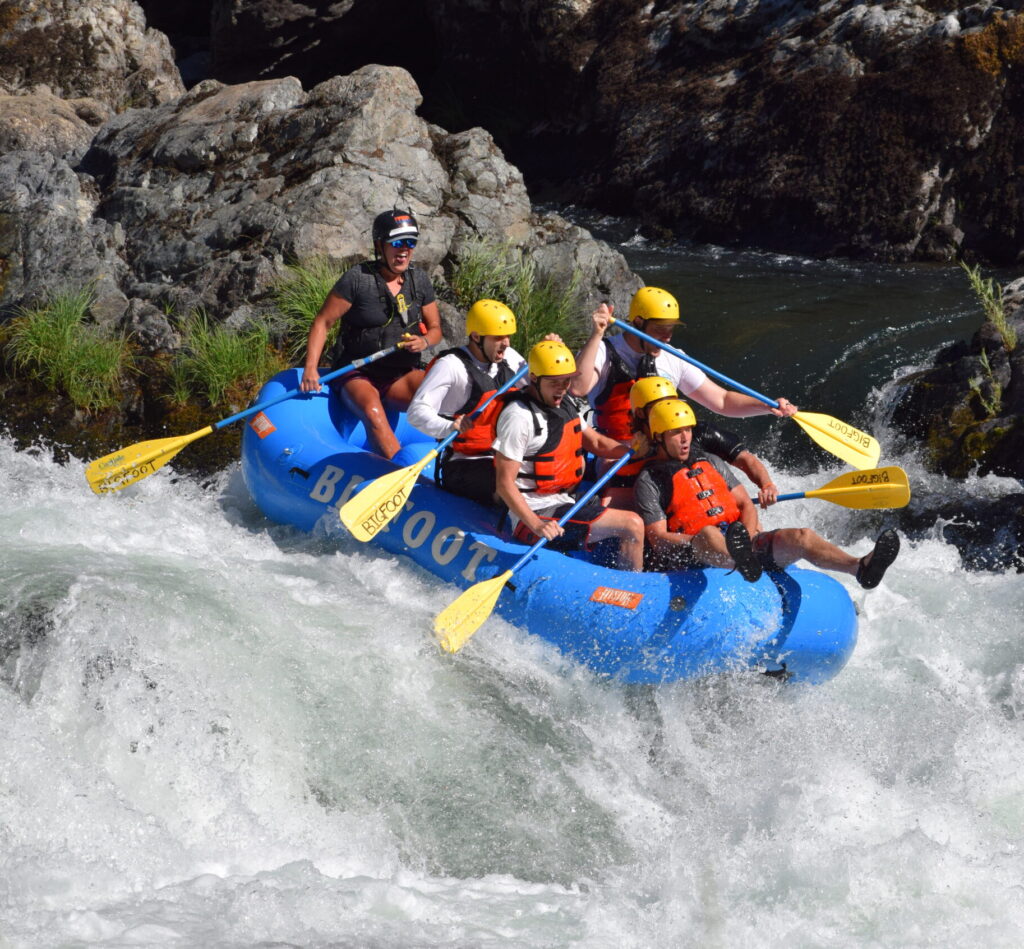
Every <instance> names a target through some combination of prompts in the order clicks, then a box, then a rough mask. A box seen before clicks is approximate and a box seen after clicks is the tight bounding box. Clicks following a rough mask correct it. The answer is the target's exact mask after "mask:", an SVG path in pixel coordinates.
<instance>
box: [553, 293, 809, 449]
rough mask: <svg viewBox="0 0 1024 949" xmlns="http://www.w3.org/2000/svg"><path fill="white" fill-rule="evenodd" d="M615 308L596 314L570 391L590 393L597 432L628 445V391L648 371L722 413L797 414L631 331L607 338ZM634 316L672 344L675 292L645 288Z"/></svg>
mask: <svg viewBox="0 0 1024 949" xmlns="http://www.w3.org/2000/svg"><path fill="white" fill-rule="evenodd" d="M612 311H613V307H611V306H609V305H608V304H607V303H602V304H601V305H600V306H599V307H598V308H597V309H596V310H594V312H593V314H592V315H591V321H592V323H593V330H592V332H591V335H590V338H589V339H588V340H587V342H586V344H585V345H584V346H583V349H581V350H580V353H579V356H578V357H577V365H578V366H579V375H578V376H577V378H576V379H575V380H574V381H573V384H572V388H571V389H570V391H571V392H572V394H573V395H577V396H584V395H585V396H587V397H588V398H589V399H590V404H591V405H592V406H593V407H594V411H595V414H596V418H595V422H594V425H595V427H596V428H597V430H598V431H600V432H603V433H604V434H605V435H609V436H610V437H612V438H614V439H616V440H617V441H619V442H622V443H623V444H625V443H627V442H628V441H629V440H630V438H631V437H632V432H631V430H630V405H629V390H630V387H631V386H632V385H633V383H634V382H636V381H637V380H638V379H642V378H644V377H645V376H663V377H664V378H665V379H668V381H669V382H671V383H672V384H673V385H674V386H675V387H676V389H678V390H679V393H680V395H684V396H687V397H689V398H691V399H693V400H694V401H695V402H698V403H700V404H701V405H703V406H704V407H705V408H706V409H710V410H711V411H712V412H715V413H717V414H718V415H726V416H730V417H732V418H748V417H750V416H753V415H768V414H771V415H775V416H778V417H779V418H784V417H786V416H789V415H794V414H795V413H796V411H797V407H796V406H795V405H793V404H792V403H791V402H790V401H789V400H788V399H778V400H776V401H777V402H778V408H772V407H770V406H768V405H766V404H765V403H764V402H762V401H760V400H758V399H755V398H753V397H752V396H749V395H745V394H744V393H742V392H733V391H730V390H728V389H723V388H722V387H721V386H720V385H718V383H717V382H714V381H712V380H711V379H709V378H708V376H707V374H706V373H705V372H704V371H703V370H701V369H698V368H697V367H696V366H693V365H690V363H688V362H685V361H684V360H682V359H680V358H679V357H678V356H674V355H673V354H672V353H668V352H665V351H664V350H662V349H659V348H658V347H657V346H654V345H653V344H651V343H649V342H647V341H646V340H642V339H640V338H639V337H637V336H634V335H633V334H632V333H623V334H621V335H620V336H613V337H610V338H608V339H606V338H605V335H604V334H605V331H606V330H607V329H608V327H609V325H610V324H611V318H612ZM629 319H630V321H631V322H632V323H633V325H634V326H636V327H637V329H640V330H642V331H643V332H645V333H646V334H647V335H648V336H651V337H653V338H654V339H657V340H661V341H663V342H665V343H671V341H672V333H673V331H674V330H675V328H676V327H677V326H678V325H679V303H678V301H677V300H676V298H675V297H674V296H672V294H671V293H669V292H668V291H666V290H661V289H660V288H658V287H641V288H640V289H639V290H637V292H636V293H635V294H634V295H633V299H632V301H631V302H630V304H629Z"/></svg>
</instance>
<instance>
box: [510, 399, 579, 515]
mask: <svg viewBox="0 0 1024 949" xmlns="http://www.w3.org/2000/svg"><path fill="white" fill-rule="evenodd" d="M535 418H536V420H537V422H538V423H539V427H540V434H539V435H535V434H534V431H535V428H534V419H535ZM580 426H581V430H582V431H585V430H586V428H587V422H586V419H584V418H583V417H582V416H580ZM547 438H548V423H547V419H546V418H545V417H544V416H543V415H542V414H541V413H540V412H536V413H534V412H532V411H531V410H530V409H529V408H527V407H526V406H525V405H523V403H522V402H512V403H511V404H510V405H508V406H507V407H506V408H505V410H504V411H503V412H502V413H501V415H499V416H498V425H497V431H496V432H495V439H494V443H493V444H492V446H491V447H492V448H493V449H494V450H495V451H500V452H501V453H502V454H503V455H504V456H505V457H506V458H510V459H512V461H518V462H519V463H520V465H519V477H517V478H516V487H517V488H519V490H520V491H521V492H522V493H523V498H524V499H525V500H526V503H527V505H528V506H529V508H530V510H531V511H540V510H543V509H544V508H548V507H554V506H555V505H556V504H572V503H573V502H574V501H575V500H576V499H575V498H574V497H573V496H572V495H571V494H538V493H537V492H536V491H535V490H533V489H534V487H535V483H534V482H533V481H532V480H528V479H529V476H530V475H532V474H533V462H532V461H524V459H525V458H527V457H528V456H530V455H535V454H537V452H538V451H540V449H541V448H543V447H544V442H546V441H547ZM512 520H513V522H515V520H516V518H515V517H513V518H512Z"/></svg>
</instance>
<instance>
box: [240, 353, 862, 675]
mask: <svg viewBox="0 0 1024 949" xmlns="http://www.w3.org/2000/svg"><path fill="white" fill-rule="evenodd" d="M299 379H300V371H299V370H296V369H289V370H286V371H284V372H282V373H279V374H278V375H277V376H275V377H274V378H273V379H272V380H270V382H268V383H267V385H266V386H264V388H263V390H262V392H261V393H260V397H259V401H260V402H264V401H268V400H270V399H272V398H274V397H276V396H278V395H281V394H283V393H284V392H286V391H288V390H294V389H296V388H298V385H299ZM392 422H393V425H394V427H395V432H396V434H397V435H398V438H399V440H400V441H401V442H402V445H403V448H402V450H401V452H400V453H399V454H398V455H397V456H396V457H395V459H394V461H393V462H388V461H385V460H384V459H383V458H381V457H380V456H379V455H375V454H373V453H371V452H369V451H367V450H366V437H365V433H364V431H363V427H362V425H361V424H360V423H358V422H356V421H355V420H354V419H353V418H351V417H350V416H348V415H347V414H346V412H345V411H344V409H343V408H342V406H341V405H340V403H339V402H338V400H337V399H335V398H334V397H333V396H329V395H328V394H327V392H326V389H325V390H324V391H322V392H320V393H318V394H315V395H305V396H297V397H295V398H292V399H288V400H286V401H283V402H280V403H278V404H277V405H274V406H272V407H270V408H267V409H265V410H264V411H261V412H259V413H257V414H255V415H254V416H252V417H251V418H250V419H249V420H248V422H247V424H246V428H245V432H244V435H243V439H242V473H243V475H244V477H245V483H246V485H247V486H248V489H249V492H250V494H251V495H252V498H253V500H254V501H255V503H256V505H257V506H258V507H259V509H260V510H261V511H262V512H263V513H264V514H265V515H266V516H267V517H269V518H270V519H271V520H274V521H277V522H280V523H283V524H291V525H294V526H295V527H297V528H299V529H300V530H303V531H311V530H313V529H314V527H316V526H317V524H318V523H320V522H321V521H322V520H324V521H325V526H326V527H327V529H328V530H330V531H336V530H337V531H342V530H344V527H343V526H342V525H341V522H340V520H339V518H338V508H339V507H340V506H341V505H342V504H344V503H345V501H347V500H348V498H349V497H351V496H352V494H353V492H355V491H357V490H359V485H360V484H362V483H363V482H364V481H367V480H369V479H373V478H376V477H379V476H380V475H383V474H386V473H387V472H389V471H394V470H395V468H396V467H404V466H406V465H410V464H413V463H415V462H416V461H419V460H421V459H422V458H423V457H424V456H425V455H426V454H427V453H428V452H429V451H430V450H431V449H433V447H434V444H435V443H434V442H432V441H428V440H426V439H425V436H424V435H423V434H421V433H420V432H417V431H416V430H415V429H413V428H411V426H409V425H408V424H407V423H406V421H405V418H404V416H399V417H396V418H394V419H392ZM432 471H433V468H432V466H428V467H427V469H426V470H425V471H424V473H423V475H422V476H421V477H420V480H419V483H418V484H417V486H416V487H415V489H414V490H413V491H412V493H411V495H410V497H409V501H408V502H407V503H406V505H405V507H404V509H403V510H402V511H401V513H399V514H398V516H396V517H395V518H394V520H392V521H391V523H390V525H389V526H388V527H387V528H386V529H384V530H382V531H380V532H378V533H377V535H376V536H375V537H374V540H373V543H374V544H376V545H378V546H380V547H382V548H384V549H385V550H387V551H390V552H391V553H394V554H401V555H402V556H404V557H407V558H408V559H410V560H412V561H413V562H414V563H416V564H418V565H419V566H420V567H422V568H423V569H425V570H428V571H430V572H431V573H433V574H435V575H436V576H438V577H440V578H441V579H443V580H445V581H446V582H448V583H450V584H451V585H452V588H451V590H452V599H454V598H455V597H456V596H457V595H458V592H459V589H460V588H466V587H468V586H470V585H472V584H474V583H477V582H479V581H481V580H487V579H490V578H491V577H494V576H497V575H498V574H499V573H501V572H503V571H504V570H506V569H508V568H509V567H510V566H511V565H512V564H513V563H514V562H515V561H516V560H518V559H519V557H521V556H522V554H523V552H524V550H525V548H524V547H523V546H522V545H520V544H517V543H514V542H511V541H510V540H509V539H508V534H507V531H503V530H502V529H501V524H500V521H501V517H500V515H499V514H498V513H497V512H496V511H493V510H489V509H487V508H485V507H483V506H481V505H478V504H475V503H474V502H472V501H468V500H465V499H463V498H459V497H455V496H453V495H451V494H448V493H446V492H444V491H442V490H440V489H439V488H438V487H436V486H435V484H434V482H433V480H432ZM325 519H326V520H325ZM587 557H588V555H586V554H583V553H581V554H579V555H572V556H569V555H566V554H560V553H556V552H554V551H550V550H547V549H546V548H543V549H541V550H540V551H539V552H538V553H537V555H536V556H535V557H534V559H533V560H531V561H530V562H529V563H527V564H526V565H525V566H524V567H522V568H521V569H520V570H519V571H518V572H517V573H516V575H515V576H514V578H513V580H512V581H511V584H510V588H509V589H507V590H506V591H505V592H504V593H503V594H502V595H501V596H500V597H499V599H498V604H497V607H496V612H497V613H499V614H500V615H502V616H503V617H504V618H505V619H507V620H508V621H509V622H511V623H514V624H515V625H517V626H521V627H523V628H524V629H526V630H528V631H529V632H530V633H532V634H534V635H536V636H540V637H541V638H543V639H545V640H547V641H548V642H550V643H552V644H554V645H555V646H557V647H558V648H559V649H560V650H562V652H564V653H566V654H567V655H569V656H571V657H572V658H573V659H575V660H577V661H579V662H581V663H583V664H585V665H586V666H589V667H590V668H591V669H593V670H594V671H595V672H597V673H600V674H603V675H608V676H611V677H615V678H617V679H619V680H621V681H625V682H646V683H651V682H668V681H673V680H677V679H688V678H694V677H698V676H704V675H709V674H712V673H717V672H725V671H735V670H742V669H751V670H756V671H759V672H765V673H768V674H774V675H779V676H785V677H786V678H789V679H793V680H800V681H805V682H823V681H825V680H827V679H829V678H831V677H832V676H834V675H835V674H836V673H837V672H838V671H839V670H840V669H841V668H842V667H843V665H844V664H845V663H846V661H847V659H849V657H850V654H851V653H852V651H853V647H854V645H855V643H856V639H857V620H856V614H855V611H854V607H853V603H852V602H851V600H850V597H849V596H848V595H847V593H846V590H845V589H844V588H843V586H842V585H841V584H839V583H838V582H836V581H835V580H833V579H832V578H831V577H829V576H826V575H825V574H822V573H818V572H817V571H814V570H804V569H799V568H794V567H790V568H788V569H787V570H785V571H783V572H780V573H772V574H765V576H763V577H762V578H761V579H760V580H759V581H758V582H757V583H747V582H745V581H744V580H743V579H742V578H741V577H740V576H739V575H738V574H734V573H729V572H727V571H725V570H721V569H717V568H708V569H703V570H682V571H677V572H674V573H668V574H663V573H629V572H626V571H621V570H615V569H611V568H609V567H605V566H600V565H598V564H596V563H593V562H590V560H589V559H587Z"/></svg>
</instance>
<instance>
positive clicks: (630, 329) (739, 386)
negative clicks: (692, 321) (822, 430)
mask: <svg viewBox="0 0 1024 949" xmlns="http://www.w3.org/2000/svg"><path fill="white" fill-rule="evenodd" d="M612 322H613V323H614V324H615V325H616V326H621V327H622V329H624V330H625V331H626V332H627V333H632V334H633V335H634V336H639V337H640V339H643V340H646V341H647V342H648V343H651V344H652V345H654V346H657V347H658V348H659V349H663V350H665V352H667V353H671V354H672V355H673V356H675V357H677V358H678V359H682V360H683V362H688V363H689V364H690V365H691V366H696V367H697V368H698V369H703V370H704V372H706V373H707V374H708V375H709V376H711V377H713V378H715V379H717V380H718V381H719V382H724V383H725V384H726V385H729V386H732V387H733V388H734V389H736V390H737V391H738V392H742V393H743V394H744V395H749V396H750V397H751V398H754V399H757V400H758V401H759V402H763V403H764V404H765V405H770V406H771V407H772V408H773V409H777V408H778V407H779V403H778V402H776V401H775V400H774V399H769V398H768V396H766V395H761V393H760V392H755V391H754V390H753V389H751V388H749V387H748V386H745V385H743V383H742V382H737V381H736V380H735V379H730V378H729V377H728V376H727V375H725V374H724V373H721V372H717V371H716V370H714V369H712V368H711V367H710V366H705V365H704V363H702V362H700V360H698V359H694V358H693V357H692V356H687V355H686V353H684V352H682V351H681V350H678V349H676V348H675V347H674V346H671V345H670V344H669V343H663V342H662V341H661V340H660V339H655V338H654V337H653V336H650V335H649V334H647V333H645V332H644V331H643V330H640V329H637V328H636V327H635V326H634V325H633V324H632V323H625V322H623V321H621V320H617V319H615V318H614V317H612Z"/></svg>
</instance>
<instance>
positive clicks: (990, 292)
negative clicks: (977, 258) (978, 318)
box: [960, 261, 1017, 352]
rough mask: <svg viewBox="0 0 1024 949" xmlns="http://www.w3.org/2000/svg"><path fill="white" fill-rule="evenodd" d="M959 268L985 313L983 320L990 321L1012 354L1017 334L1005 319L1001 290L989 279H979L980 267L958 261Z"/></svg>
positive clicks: (1015, 346) (1015, 345)
mask: <svg viewBox="0 0 1024 949" xmlns="http://www.w3.org/2000/svg"><path fill="white" fill-rule="evenodd" d="M960 266H961V267H962V268H963V270H964V273H966V274H967V279H968V280H969V281H970V282H971V289H972V290H973V291H974V293H975V295H976V296H977V297H978V300H979V301H980V302H981V306H982V309H983V310H984V312H985V319H986V320H990V321H991V322H993V323H994V324H995V325H996V328H997V329H998V330H999V333H1000V335H1001V336H1002V337H1003V345H1004V346H1005V347H1006V349H1007V351H1008V352H1012V351H1013V350H1014V349H1016V348H1017V333H1016V331H1015V330H1014V329H1013V327H1012V326H1010V324H1009V321H1008V320H1007V318H1006V308H1005V307H1004V306H1003V288H1002V287H1001V286H999V285H998V284H997V283H996V282H995V281H994V280H993V279H992V278H991V277H989V278H988V279H987V280H983V279H982V277H981V267H969V266H968V265H967V264H965V263H964V262H963V261H960Z"/></svg>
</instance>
